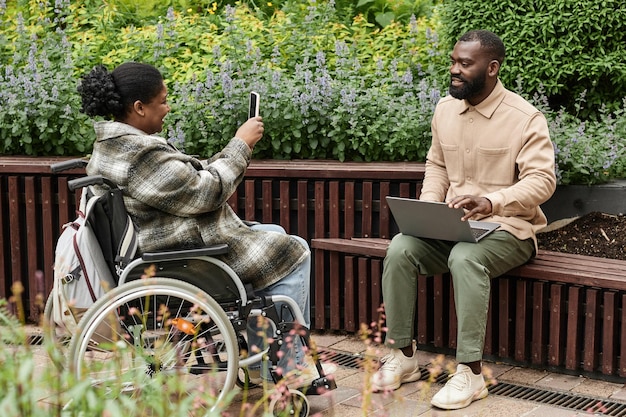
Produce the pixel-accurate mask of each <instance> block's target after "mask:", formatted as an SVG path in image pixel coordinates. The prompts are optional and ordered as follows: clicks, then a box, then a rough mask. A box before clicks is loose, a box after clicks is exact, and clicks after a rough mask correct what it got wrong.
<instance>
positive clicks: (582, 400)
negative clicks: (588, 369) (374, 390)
mask: <svg viewBox="0 0 626 417" xmlns="http://www.w3.org/2000/svg"><path fill="white" fill-rule="evenodd" d="M318 350H319V353H320V355H322V358H323V359H324V360H327V361H331V362H333V363H336V364H337V365H341V366H345V367H347V368H354V369H358V368H359V363H360V362H361V361H362V360H363V356H361V355H358V354H351V353H346V352H339V351H334V350H330V349H318ZM428 377H429V374H428V370H426V369H422V380H425V379H427V378H428ZM447 379H448V374H447V373H445V372H444V373H442V374H441V375H439V376H438V377H437V378H436V379H435V382H437V383H445V382H446V380H447ZM489 394H492V395H499V396H503V397H507V398H515V399H519V400H526V401H533V402H536V403H540V404H547V405H553V406H556V407H561V408H566V409H569V410H573V411H579V412H584V413H598V414H599V415H603V416H613V417H626V403H623V402H618V401H613V400H609V399H607V398H595V397H589V396H584V395H578V394H572V393H568V392H560V391H552V390H547V389H542V388H533V387H527V386H524V385H517V384H511V383H508V382H499V383H498V384H496V385H493V386H491V387H489ZM598 414H596V415H598Z"/></svg>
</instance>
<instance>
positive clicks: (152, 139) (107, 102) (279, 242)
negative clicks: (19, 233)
mask: <svg viewBox="0 0 626 417" xmlns="http://www.w3.org/2000/svg"><path fill="white" fill-rule="evenodd" d="M78 90H79V92H80V95H81V99H82V111H83V112H84V113H86V114H87V115H89V116H102V117H104V118H105V119H107V120H106V121H96V122H95V123H94V127H95V131H96V137H97V139H96V142H95V143H94V146H93V153H92V155H91V158H90V161H89V164H88V165H87V173H88V174H89V175H102V176H104V177H106V178H108V179H110V180H112V181H113V182H114V183H116V184H117V185H118V186H119V187H120V188H121V189H122V190H123V194H124V202H125V204H126V208H127V210H128V212H129V214H130V216H131V218H132V220H133V221H134V223H135V225H136V227H137V229H138V239H139V251H140V252H149V251H154V250H162V249H167V248H177V249H180V248H198V247H203V246H207V245H213V244H218V243H226V244H228V247H229V251H228V253H226V254H225V255H221V259H222V260H223V261H224V262H225V263H226V264H228V265H229V266H230V267H231V268H232V269H233V270H234V271H235V272H236V274H237V275H238V276H239V277H240V278H241V280H242V281H243V282H244V283H245V284H251V285H252V286H253V287H254V290H255V294H257V295H267V296H270V295H284V296H289V297H291V298H292V299H293V300H295V301H296V302H297V304H298V306H299V307H300V310H301V312H302V313H303V316H304V321H305V322H304V323H302V325H303V326H305V327H306V328H307V329H308V328H310V301H309V281H310V277H309V276H310V262H311V261H310V250H309V247H308V245H307V243H306V241H305V240H304V239H302V238H300V237H298V236H290V235H287V234H286V233H285V231H284V230H283V229H282V228H280V226H275V225H252V226H250V225H248V224H247V223H245V222H244V221H242V220H241V219H240V218H239V217H238V216H237V215H236V213H235V212H234V211H233V210H232V209H231V207H230V206H229V205H228V204H227V201H228V199H229V197H230V196H231V195H232V194H233V193H234V192H235V190H236V188H237V186H238V185H239V184H240V182H241V181H242V179H243V178H244V175H245V173H246V169H247V167H248V164H249V162H250V158H251V155H252V150H253V148H254V145H255V144H256V143H257V142H258V141H259V140H260V139H261V137H262V136H263V120H262V118H261V117H252V118H250V119H249V120H247V121H246V122H245V123H243V124H242V125H241V126H240V127H239V128H238V129H237V131H236V133H235V135H234V137H233V138H232V139H231V140H230V142H229V143H228V144H227V145H226V146H225V147H224V149H222V151H221V152H219V153H218V154H216V155H214V156H213V157H212V158H210V159H207V160H200V159H197V158H195V157H193V156H189V155H186V154H184V153H182V152H180V151H178V150H177V149H176V148H175V147H174V146H172V145H171V144H169V143H168V142H167V141H166V140H165V139H164V138H162V137H160V136H158V135H156V134H157V133H159V132H160V131H161V130H162V128H163V119H164V118H165V116H166V115H167V114H168V112H169V111H170V106H169V105H168V103H167V87H166V86H165V83H164V81H163V77H162V75H161V74H160V72H159V71H158V70H157V69H156V68H154V67H152V66H150V65H146V64H141V63H133V62H129V63H125V64H122V65H120V66H118V67H117V68H115V69H114V70H113V71H111V72H109V71H108V70H107V69H106V68H104V67H103V66H98V67H95V68H94V69H93V70H92V71H91V72H90V73H89V74H87V75H85V76H84V77H83V78H82V79H81V83H80V85H79V87H78ZM252 327H254V329H253V330H251V331H249V347H250V350H253V349H254V345H256V346H261V345H262V344H263V339H264V338H263V337H262V336H261V334H262V331H261V332H259V326H258V325H257V324H256V323H253V326H252ZM295 340H296V341H295V343H294V344H292V346H286V345H283V346H284V348H281V349H284V351H283V354H282V355H281V356H282V359H281V360H280V362H279V368H282V371H283V372H289V371H290V370H292V369H294V368H300V367H301V366H304V365H305V360H304V352H303V346H302V345H301V344H300V343H299V338H295ZM258 366H260V364H259V365H258ZM251 368H253V367H251ZM255 372H258V370H256V371H255V370H254V369H252V371H251V380H252V377H255V376H257V377H258V375H254V373H255ZM264 377H265V378H266V379H267V378H269V375H267V374H265V375H264ZM255 382H256V381H255Z"/></svg>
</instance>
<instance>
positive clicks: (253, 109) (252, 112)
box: [248, 91, 259, 118]
mask: <svg viewBox="0 0 626 417" xmlns="http://www.w3.org/2000/svg"><path fill="white" fill-rule="evenodd" d="M258 115H259V93H257V92H254V91H253V92H251V93H250V107H249V108H248V118H251V117H256V116H258Z"/></svg>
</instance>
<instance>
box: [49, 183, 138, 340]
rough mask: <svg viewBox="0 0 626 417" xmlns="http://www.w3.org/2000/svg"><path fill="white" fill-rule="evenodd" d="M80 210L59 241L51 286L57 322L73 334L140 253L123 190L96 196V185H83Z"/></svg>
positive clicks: (54, 319)
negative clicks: (87, 311)
mask: <svg viewBox="0 0 626 417" xmlns="http://www.w3.org/2000/svg"><path fill="white" fill-rule="evenodd" d="M77 214H78V217H77V218H76V219H75V220H74V221H72V222H69V223H67V224H65V225H64V226H63V229H62V230H63V231H62V233H61V236H60V237H59V240H58V241H57V245H56V249H55V257H54V285H53V289H52V296H53V304H52V305H53V311H52V318H53V321H54V322H55V324H57V325H58V326H61V327H62V328H65V329H66V330H67V331H69V332H71V333H74V331H75V330H76V327H77V325H78V322H79V321H80V318H81V317H82V315H83V314H84V312H85V311H86V310H87V309H88V308H89V307H91V306H92V305H93V303H94V302H95V301H96V300H97V299H99V298H100V297H102V296H103V295H104V294H106V292H108V291H109V290H111V289H112V288H114V287H115V286H117V281H118V277H119V275H120V274H121V271H122V269H123V268H124V267H125V266H126V265H127V264H128V263H129V262H130V261H131V260H132V259H133V257H134V255H135V252H136V251H137V238H136V230H135V227H134V225H133V223H132V220H131V219H130V217H129V216H128V214H127V213H126V209H125V207H124V201H123V198H122V194H121V190H119V189H112V190H107V191H106V192H104V193H103V194H100V195H96V194H95V192H94V190H93V189H92V187H84V188H83V190H82V195H81V200H80V204H79V209H78V211H77Z"/></svg>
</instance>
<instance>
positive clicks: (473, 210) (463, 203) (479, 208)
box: [448, 195, 493, 221]
mask: <svg viewBox="0 0 626 417" xmlns="http://www.w3.org/2000/svg"><path fill="white" fill-rule="evenodd" d="M448 207H450V208H464V209H465V210H467V211H466V213H465V216H463V217H461V220H463V221H466V220H469V219H470V218H471V217H472V216H474V215H475V214H483V215H489V214H491V211H492V210H493V207H492V206H491V201H489V199H488V198H485V197H477V196H475V195H459V196H457V197H454V198H453V199H452V200H450V201H448Z"/></svg>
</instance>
